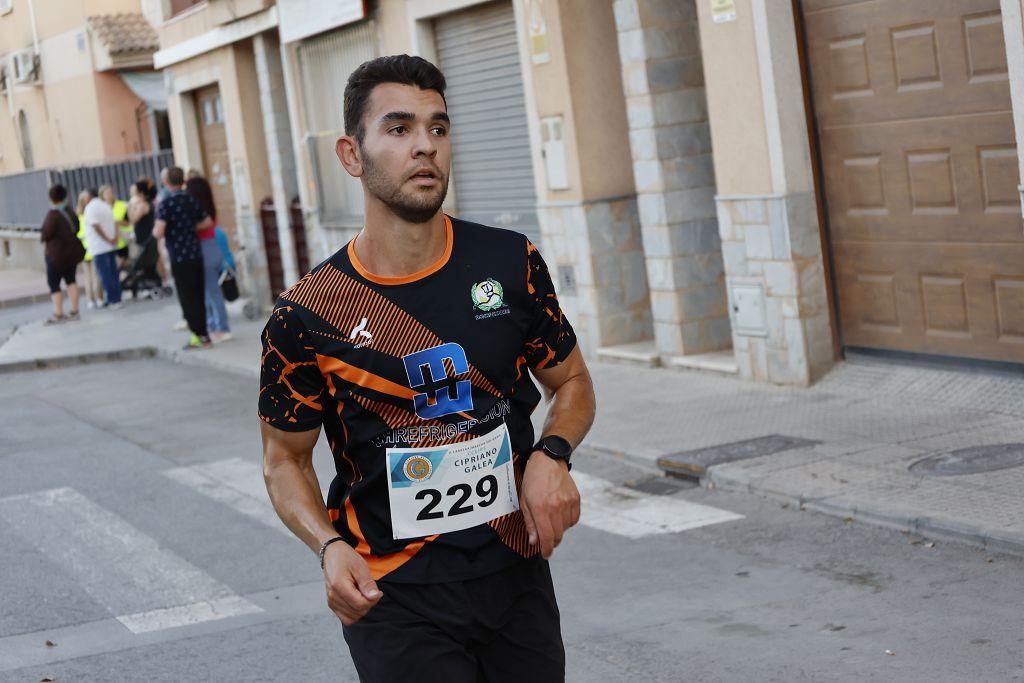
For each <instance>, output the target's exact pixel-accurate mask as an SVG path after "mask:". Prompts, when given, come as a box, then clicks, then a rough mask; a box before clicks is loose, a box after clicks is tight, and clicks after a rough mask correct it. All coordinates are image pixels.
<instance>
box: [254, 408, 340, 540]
mask: <svg viewBox="0 0 1024 683" xmlns="http://www.w3.org/2000/svg"><path fill="white" fill-rule="evenodd" d="M260 430H261V435H262V436H263V479H264V481H265V482H266V484H267V493H269V494H270V501H271V502H272V503H273V504H274V509H275V510H276V511H277V514H278V516H279V517H280V518H281V521H283V522H284V523H285V526H287V527H288V528H289V529H291V531H292V533H293V534H295V535H296V536H298V537H299V539H300V540H301V541H302V542H303V543H305V544H306V545H308V546H309V547H310V549H311V550H313V551H314V552H319V550H320V545H321V544H322V543H323V542H324V541H326V540H327V539H329V538H333V537H335V536H337V535H338V534H337V533H336V532H335V531H334V527H332V526H331V521H330V518H329V517H328V516H327V506H325V505H324V501H323V497H322V496H321V495H320V482H319V481H318V480H317V478H316V472H315V471H314V470H313V447H314V446H315V445H316V442H317V438H318V437H319V436H320V430H319V429H314V430H310V431H308V432H286V431H284V430H281V429H275V428H274V427H271V426H270V425H268V424H266V423H262V424H261V425H260Z"/></svg>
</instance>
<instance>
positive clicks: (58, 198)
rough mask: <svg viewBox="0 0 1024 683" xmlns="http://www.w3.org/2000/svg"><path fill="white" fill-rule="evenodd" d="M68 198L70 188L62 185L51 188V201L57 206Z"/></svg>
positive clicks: (58, 184)
mask: <svg viewBox="0 0 1024 683" xmlns="http://www.w3.org/2000/svg"><path fill="white" fill-rule="evenodd" d="M67 198H68V188H66V187H64V186H63V185H61V184H60V183H57V184H56V185H51V186H50V201H51V202H53V203H54V204H56V203H57V202H62V201H64V200H65V199H67Z"/></svg>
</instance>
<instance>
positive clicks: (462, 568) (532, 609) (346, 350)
mask: <svg viewBox="0 0 1024 683" xmlns="http://www.w3.org/2000/svg"><path fill="white" fill-rule="evenodd" d="M444 90H445V79H444V76H443V75H442V74H441V72H440V71H439V70H438V69H437V68H436V67H435V66H433V65H432V64H430V63H429V62H427V61H426V60H423V59H421V58H419V57H409V56H407V55H401V56H393V57H381V58H379V59H375V60H372V61H370V62H367V63H365V64H363V65H362V66H360V67H359V68H358V69H356V71H355V72H353V74H352V75H351V77H350V78H349V81H348V85H347V87H346V88H345V133H346V134H345V136H343V137H341V138H340V139H339V140H338V142H337V145H336V151H337V154H338V158H339V159H340V160H341V164H342V165H343V166H344V168H345V170H346V171H347V172H348V173H349V174H350V175H352V176H354V177H357V178H359V179H360V181H361V183H362V186H363V195H364V199H365V209H366V218H365V220H366V223H365V226H364V228H363V230H362V232H360V233H359V234H358V235H357V236H356V237H355V238H354V239H353V240H352V241H351V242H350V243H349V244H348V245H347V246H345V247H344V248H343V249H341V250H340V251H338V252H337V253H335V254H334V255H333V256H332V257H330V258H329V259H328V260H327V261H325V262H324V263H322V264H320V265H319V266H318V267H317V268H315V269H314V270H313V271H312V272H311V273H309V274H308V275H306V276H305V277H304V278H302V280H301V281H300V282H299V283H298V284H296V285H295V286H294V287H292V288H291V289H290V290H288V291H287V292H285V293H284V294H282V295H281V298H280V300H279V301H278V303H277V306H276V309H275V310H274V312H273V314H272V315H271V318H270V321H269V322H268V323H267V326H266V329H265V330H264V334H263V365H262V380H261V389H260V400H259V412H260V417H261V419H262V425H261V429H262V436H263V454H264V476H265V479H266V483H267V490H268V492H269V493H270V498H271V500H272V501H273V503H274V507H275V508H276V510H277V512H278V514H279V515H280V516H281V519H282V520H283V521H284V522H285V524H287V525H288V528H290V529H291V530H292V531H293V532H294V533H295V534H296V535H297V536H298V537H299V538H300V539H302V540H303V541H304V542H305V543H306V545H308V546H309V547H310V548H311V549H312V550H313V551H314V552H317V553H319V556H320V562H321V566H322V568H323V570H324V577H325V581H326V586H327V602H328V605H329V606H330V608H331V610H332V611H333V612H334V613H335V614H336V615H337V616H338V618H339V619H340V620H341V622H342V624H343V625H344V627H343V631H344V635H345V640H346V641H347V642H348V645H349V649H350V651H351V654H352V658H353V661H354V662H355V666H356V669H357V671H358V672H359V676H360V679H361V680H363V681H371V682H378V681H381V682H390V681H442V680H443V681H451V682H452V683H459V682H462V681H480V680H484V681H524V680H526V681H531V683H542V682H546V681H561V680H563V679H564V675H565V654H564V649H563V646H562V637H561V629H560V625H559V613H558V607H557V604H556V602H555V596H554V590H553V588H552V585H551V575H550V572H549V569H548V564H547V558H548V557H550V556H551V553H552V552H553V550H554V549H555V547H556V546H557V545H558V544H559V542H560V541H561V539H562V535H563V534H564V533H565V530H566V529H568V528H569V527H571V526H572V525H574V524H575V523H576V522H577V520H578V519H579V511H580V508H579V506H580V501H579V493H578V491H577V489H576V486H575V484H574V483H573V480H572V478H571V477H570V475H569V472H568V470H569V457H570V455H571V453H572V450H573V448H575V447H576V446H577V445H578V444H579V442H580V441H581V440H582V439H583V437H584V435H585V434H586V432H587V430H588V429H589V428H590V425H591V423H592V422H593V418H594V410H595V401H594V393H593V385H592V383H591V381H590V376H589V374H588V372H587V368H586V365H585V364H584V361H583V357H582V355H581V353H580V351H579V349H578V348H577V346H576V337H575V334H574V332H573V330H572V327H571V326H570V325H569V323H568V321H567V320H566V319H565V317H564V316H563V315H562V312H561V310H560V308H559V305H558V301H557V299H556V297H555V291H554V287H553V286H552V283H551V278H550V276H549V274H548V270H547V267H546V266H545V264H544V261H543V260H542V259H541V256H540V254H539V253H538V251H537V249H536V247H534V246H533V245H532V244H531V243H530V242H529V241H528V240H527V239H526V238H525V237H524V236H523V235H521V234H519V233H515V232H511V231H508V230H500V229H497V228H491V227H485V226H482V225H476V224H473V223H468V222H465V221H461V220H459V219H457V218H452V217H450V216H447V215H445V214H444V213H442V212H441V204H442V202H443V201H444V198H445V194H446V192H447V189H448V176H449V171H450V168H451V142H450V139H449V131H450V129H451V122H450V121H449V118H448V114H447V107H446V104H445V99H444ZM531 374H532V375H533V377H535V378H536V379H537V380H539V382H540V383H541V384H542V385H543V386H544V387H545V388H546V389H547V390H548V391H550V392H551V394H552V397H553V398H552V401H553V402H552V404H551V408H550V411H549V413H548V418H547V422H546V424H545V426H544V430H543V438H541V439H540V440H538V441H536V442H535V441H534V430H533V426H532V424H531V422H530V414H531V413H532V412H533V410H534V408H536V406H537V404H538V403H539V401H540V392H539V391H538V389H537V387H536V385H535V384H534V382H533V380H532V379H531ZM321 427H322V428H323V430H324V432H325V434H326V436H327V439H328V441H329V444H330V447H331V450H332V452H333V454H334V461H335V467H336V469H337V475H336V476H335V477H334V480H333V481H332V483H331V486H330V491H329V493H328V496H327V501H326V506H325V504H324V501H323V500H322V498H321V495H320V488H319V483H318V481H317V478H316V474H315V472H314V470H313V466H312V453H313V447H314V445H315V444H316V441H317V438H318V436H319V434H320V429H321Z"/></svg>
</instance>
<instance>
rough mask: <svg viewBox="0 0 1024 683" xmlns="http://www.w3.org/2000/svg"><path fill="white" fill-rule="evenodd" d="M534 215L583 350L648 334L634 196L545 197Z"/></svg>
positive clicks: (647, 304)
mask: <svg viewBox="0 0 1024 683" xmlns="http://www.w3.org/2000/svg"><path fill="white" fill-rule="evenodd" d="M538 214H539V216H540V223H541V238H542V240H543V242H542V244H541V245H540V247H541V250H542V253H543V255H544V258H545V260H546V261H547V264H548V268H549V269H550V271H551V277H552V279H553V280H554V281H555V287H556V288H557V290H558V298H559V302H560V303H561V305H562V309H563V311H564V312H565V314H566V316H567V317H568V318H569V320H570V322H571V323H572V325H573V328H574V329H575V330H576V335H577V337H578V339H579V343H580V348H581V349H582V350H583V353H584V354H585V355H587V356H588V357H589V356H592V355H593V353H594V352H596V350H597V348H598V347H599V346H616V345H619V344H626V343H630V342H635V341H641V340H644V339H650V334H651V308H650V301H649V299H648V296H647V283H646V271H645V269H644V252H643V246H642V245H641V242H640V222H639V219H638V216H637V206H636V200H635V199H634V198H633V197H623V198H619V199H610V200H598V201H590V202H557V203H556V202H549V203H546V204H541V205H540V206H539V208H538Z"/></svg>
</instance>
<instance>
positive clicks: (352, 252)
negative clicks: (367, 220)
mask: <svg viewBox="0 0 1024 683" xmlns="http://www.w3.org/2000/svg"><path fill="white" fill-rule="evenodd" d="M444 233H445V246H444V253H443V254H441V258H439V259H438V260H436V261H434V262H433V263H432V264H430V265H429V266H427V267H426V268H424V269H423V270H420V271H417V272H415V273H413V274H412V275H405V276H402V277H385V276H383V275H374V274H373V273H371V272H370V271H369V270H367V268H366V266H364V265H363V264H362V263H361V262H360V261H359V257H358V256H356V240H355V239H353V240H352V241H351V242H349V243H348V259H349V261H351V262H352V266H353V267H354V268H355V269H356V271H358V273H359V274H360V275H362V276H363V277H365V278H366V279H367V280H369V281H370V282H376V283H377V284H378V285H404V284H408V283H410V282H416V281H417V280H422V279H423V278H425V277H427V276H428V275H432V274H434V273H436V272H437V271H439V270H441V269H442V268H444V266H445V264H446V263H448V259H450V258H451V256H452V245H453V244H454V242H455V240H454V239H453V236H452V219H451V218H448V216H447V215H445V217H444ZM356 239H358V238H356Z"/></svg>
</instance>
